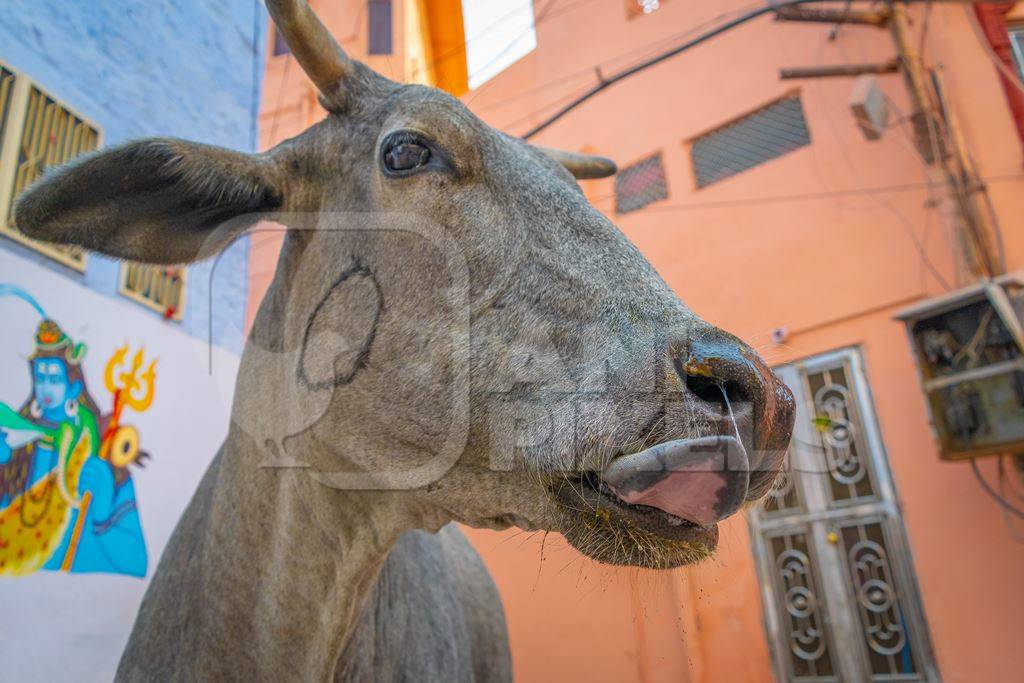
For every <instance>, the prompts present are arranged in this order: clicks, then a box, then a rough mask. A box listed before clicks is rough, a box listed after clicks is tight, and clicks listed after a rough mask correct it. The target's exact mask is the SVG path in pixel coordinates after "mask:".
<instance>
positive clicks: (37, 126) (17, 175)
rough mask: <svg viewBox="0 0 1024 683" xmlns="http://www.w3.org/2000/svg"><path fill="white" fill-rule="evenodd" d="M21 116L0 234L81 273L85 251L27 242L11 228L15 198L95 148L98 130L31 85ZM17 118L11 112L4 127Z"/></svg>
mask: <svg viewBox="0 0 1024 683" xmlns="http://www.w3.org/2000/svg"><path fill="white" fill-rule="evenodd" d="M22 114H23V116H24V118H23V120H22V121H21V122H20V123H21V124H22V128H21V135H20V138H19V140H18V143H17V144H18V149H17V155H16V157H15V168H14V174H13V180H12V184H11V186H10V193H9V201H8V204H7V215H6V216H5V217H4V218H5V225H4V227H3V232H4V233H6V234H7V235H8V236H10V237H13V238H14V239H16V240H17V241H19V242H22V243H25V244H27V245H29V246H31V247H32V248H34V249H36V250H37V251H41V252H42V253H44V254H46V255H48V256H51V257H52V258H54V259H55V260H57V261H60V262H62V263H64V264H65V265H68V266H71V267H72V268H76V269H79V270H81V269H82V268H83V267H84V264H85V252H84V251H83V250H82V249H80V248H77V247H71V246H59V245H52V244H41V243H38V242H35V241H33V240H29V239H28V238H26V237H25V236H24V235H22V234H21V232H20V231H18V229H17V227H16V226H15V225H14V206H15V200H16V199H17V197H18V195H19V194H21V192H22V191H23V190H24V189H25V188H27V187H28V186H29V185H31V184H32V182H33V181H35V180H36V179H37V178H39V177H40V176H41V175H42V174H43V173H44V172H45V171H46V170H47V169H48V168H50V167H51V166H58V165H60V164H63V163H66V162H68V161H70V160H71V159H73V158H75V157H77V156H78V155H79V154H81V153H83V152H88V151H91V150H94V149H96V147H97V146H98V144H99V131H98V130H97V129H96V128H94V127H93V126H91V125H89V124H88V123H87V122H85V121H84V120H83V119H81V118H79V117H78V116H75V115H74V114H72V113H71V112H70V111H69V110H68V109H67V108H66V107H64V106H63V105H61V104H60V103H59V102H57V101H56V100H55V99H53V98H51V97H49V96H48V95H46V94H45V93H44V92H43V91H42V90H40V89H39V88H37V87H36V86H34V85H32V86H31V87H30V88H29V91H28V101H27V103H26V106H25V108H24V110H23V112H22ZM16 115H20V114H18V113H17V112H14V111H13V110H12V111H10V112H9V116H8V117H7V118H6V119H5V124H4V125H5V126H7V125H13V118H14V117H15V116H16Z"/></svg>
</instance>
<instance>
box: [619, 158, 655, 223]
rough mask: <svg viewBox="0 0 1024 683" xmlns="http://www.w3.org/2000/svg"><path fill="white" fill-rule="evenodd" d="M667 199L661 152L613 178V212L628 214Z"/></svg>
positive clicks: (628, 167)
mask: <svg viewBox="0 0 1024 683" xmlns="http://www.w3.org/2000/svg"><path fill="white" fill-rule="evenodd" d="M667 198H668V183H667V182H666V181H665V167H664V165H663V164H662V163H661V152H658V153H657V154H655V155H653V156H650V157H648V158H646V159H644V160H642V161H638V162H637V163H635V164H633V165H631V166H627V167H626V168H624V169H622V170H621V171H619V173H618V175H616V176H615V212H616V213H629V212H630V211H637V210H638V209H642V208H644V207H645V206H647V205H648V204H651V203H652V202H657V201H660V200H662V199H667Z"/></svg>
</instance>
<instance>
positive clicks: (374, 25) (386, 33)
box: [367, 0, 391, 55]
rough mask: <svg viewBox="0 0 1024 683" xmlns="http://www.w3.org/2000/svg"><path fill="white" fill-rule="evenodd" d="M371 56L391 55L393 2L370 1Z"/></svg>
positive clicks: (382, 0)
mask: <svg viewBox="0 0 1024 683" xmlns="http://www.w3.org/2000/svg"><path fill="white" fill-rule="evenodd" d="M367 4H368V7H369V18H370V54H371V55H389V54H391V0H368V2H367Z"/></svg>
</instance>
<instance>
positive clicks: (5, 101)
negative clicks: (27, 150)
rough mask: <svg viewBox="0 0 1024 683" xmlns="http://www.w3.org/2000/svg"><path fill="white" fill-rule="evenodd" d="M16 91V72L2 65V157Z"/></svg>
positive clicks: (0, 80) (0, 118)
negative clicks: (9, 111) (8, 117)
mask: <svg viewBox="0 0 1024 683" xmlns="http://www.w3.org/2000/svg"><path fill="white" fill-rule="evenodd" d="M13 93H14V72H13V71H11V70H10V69H6V68H4V66H3V65H0V158H2V157H3V153H4V151H3V147H2V145H3V144H4V131H5V130H6V124H7V111H8V109H10V106H11V95H12V94H13Z"/></svg>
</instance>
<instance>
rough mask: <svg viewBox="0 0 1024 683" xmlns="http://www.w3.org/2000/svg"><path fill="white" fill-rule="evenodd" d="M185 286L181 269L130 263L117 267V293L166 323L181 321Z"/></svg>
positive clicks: (184, 277) (183, 272) (184, 274)
mask: <svg viewBox="0 0 1024 683" xmlns="http://www.w3.org/2000/svg"><path fill="white" fill-rule="evenodd" d="M185 283H186V273H185V269H184V268H174V267H168V266H151V265H147V264H142V263H130V262H128V263H123V264H121V284H120V287H119V291H120V292H121V294H123V295H124V296H126V297H127V298H129V299H131V300H132V301H135V302H137V303H140V304H142V305H143V306H145V307H146V308H150V309H152V310H154V311H156V312H157V313H160V314H161V315H163V316H164V317H165V318H166V319H168V320H181V319H182V316H183V314H184V311H185Z"/></svg>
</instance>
